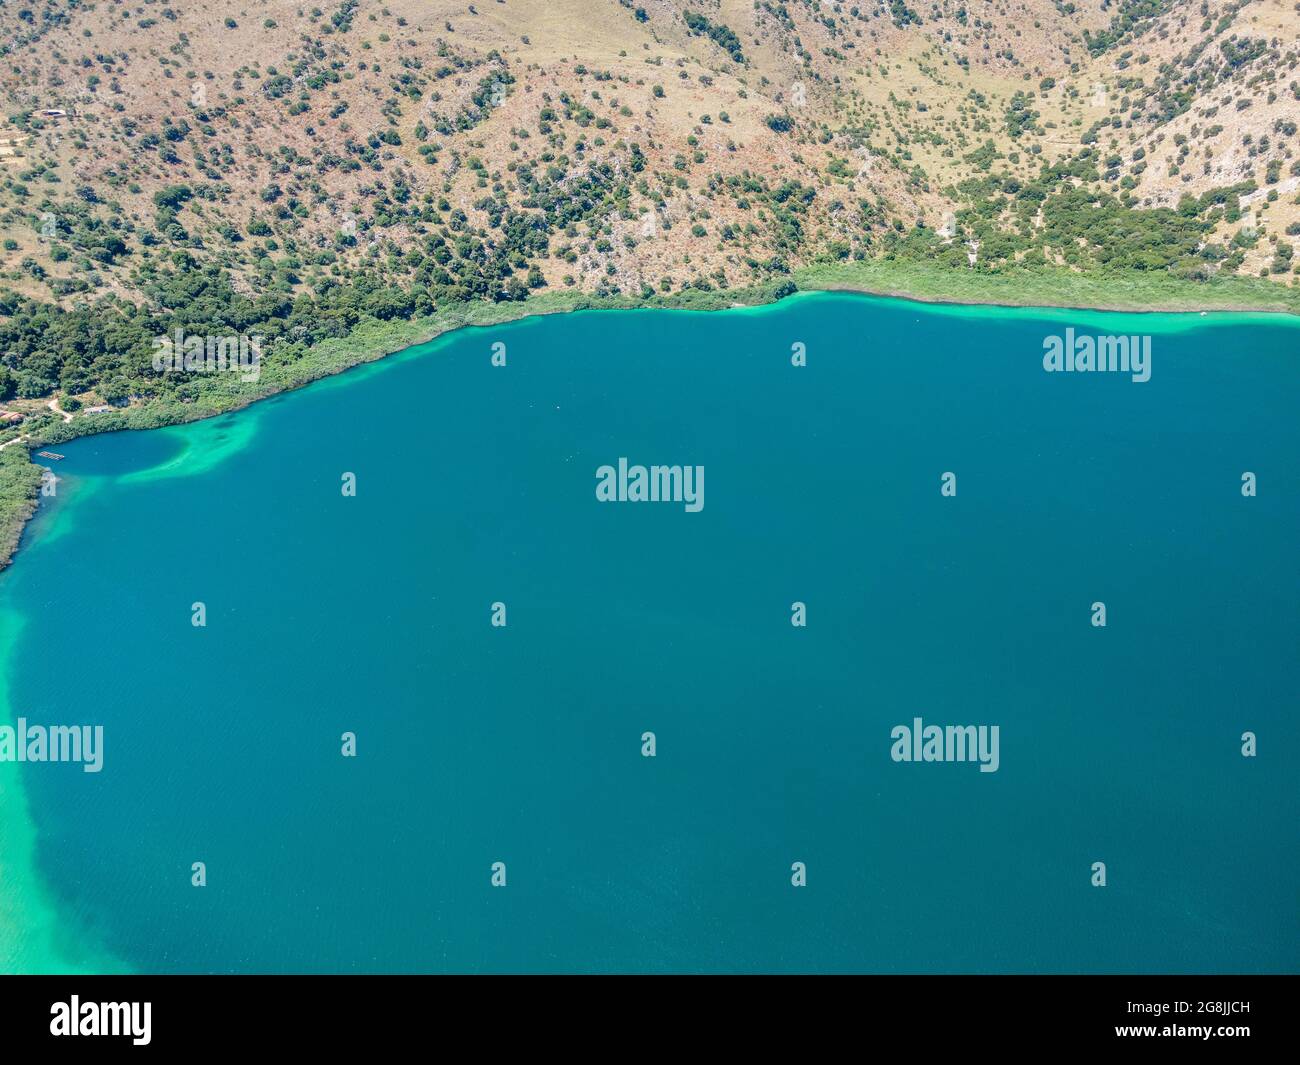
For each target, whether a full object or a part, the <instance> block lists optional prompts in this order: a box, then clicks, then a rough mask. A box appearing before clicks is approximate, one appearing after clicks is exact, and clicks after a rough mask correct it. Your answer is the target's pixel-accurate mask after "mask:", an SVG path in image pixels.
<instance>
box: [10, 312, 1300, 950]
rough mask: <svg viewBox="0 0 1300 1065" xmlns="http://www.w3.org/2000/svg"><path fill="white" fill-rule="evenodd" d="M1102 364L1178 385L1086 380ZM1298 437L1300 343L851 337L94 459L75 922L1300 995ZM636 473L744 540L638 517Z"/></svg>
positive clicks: (790, 317)
mask: <svg viewBox="0 0 1300 1065" xmlns="http://www.w3.org/2000/svg"><path fill="white" fill-rule="evenodd" d="M1067 326H1073V327H1074V328H1075V329H1076V331H1077V332H1090V333H1094V334H1109V333H1123V334H1148V335H1151V336H1152V372H1151V379H1150V380H1149V381H1147V382H1145V383H1135V382H1133V381H1131V380H1130V379H1129V377H1128V376H1127V375H1121V374H1110V373H1093V374H1064V373H1060V374H1049V373H1045V372H1044V370H1043V366H1042V357H1043V339H1044V337H1045V336H1047V335H1049V334H1059V333H1063V331H1064V329H1065V328H1066V327H1067ZM496 342H501V343H504V344H505V345H506V351H507V365H506V366H505V367H504V368H495V367H493V366H492V365H491V354H492V345H493V344H494V343H496ZM795 343H802V344H804V345H805V346H806V351H807V362H808V364H807V366H805V367H795V366H792V365H791V348H792V345H793V344H795ZM1298 399H1300V328H1297V327H1296V326H1295V325H1294V324H1292V323H1289V322H1284V321H1273V322H1270V321H1268V320H1266V319H1264V318H1263V317H1254V318H1246V317H1243V316H1235V317H1230V316H1219V317H1211V318H1204V319H1202V318H1194V317H1191V318H1189V317H1183V316H1165V315H1151V316H1132V315H1128V316H1126V315H1111V314H1091V313H1084V312H1028V311H1020V312H1013V311H1003V310H993V309H959V308H930V307H922V306H919V305H915V304H909V303H905V302H901V301H891V300H881V299H872V298H865V297H856V296H848V295H818V296H800V297H797V298H794V299H792V300H787V301H785V302H783V303H781V304H780V305H778V306H776V307H773V308H763V309H758V310H743V311H734V312H723V313H688V312H657V311H637V312H590V313H580V314H572V315H559V316H551V317H546V318H536V319H529V320H525V321H523V322H519V323H515V324H512V325H509V326H500V327H492V328H487V329H475V330H468V331H463V332H460V333H457V334H453V335H451V336H448V337H444V338H442V339H440V340H439V341H436V342H434V343H433V344H430V345H425V346H423V347H421V348H417V349H412V350H411V351H410V352H407V353H404V354H402V355H400V356H396V357H394V358H392V359H389V360H385V361H384V362H381V363H378V364H375V365H374V366H371V367H366V368H363V369H359V370H356V371H351V372H349V373H347V374H344V375H342V376H340V377H337V378H333V379H330V380H328V381H325V382H321V383H319V384H317V385H314V386H312V387H310V388H307V389H305V390H302V391H300V392H297V393H293V394H289V395H284V396H280V397H276V398H274V399H272V400H270V401H267V402H264V403H260V404H258V405H256V406H255V407H253V408H250V409H249V410H246V411H243V412H240V413H237V414H234V415H230V416H227V417H224V418H221V419H216V420H213V421H209V422H204V423H198V424H195V425H191V426H186V427H179V428H175V429H168V430H163V431H156V432H150V433H119V434H113V435H109V436H103V437H92V438H87V439H83V440H80V441H78V442H75V443H72V444H69V445H67V446H66V447H65V448H63V449H62V450H63V452H64V454H66V456H67V457H66V459H65V461H64V462H62V463H60V464H58V473H59V474H60V475H61V476H62V478H63V480H62V481H61V483H60V487H59V495H58V497H57V502H56V503H55V504H54V505H53V506H47V507H46V508H45V509H44V510H43V512H42V514H41V516H40V517H39V518H38V519H37V521H36V522H35V523H33V525H32V526H31V527H30V529H29V531H28V535H27V538H26V541H25V545H24V547H23V549H22V551H21V553H20V554H19V556H18V558H17V560H16V563H15V565H14V566H13V567H12V568H11V569H10V570H9V571H7V573H6V574H5V575H4V576H3V577H0V610H3V611H4V613H5V614H6V616H7V617H8V618H9V619H10V627H9V629H8V631H9V632H10V633H11V646H10V647H9V648H8V658H7V661H8V665H7V669H6V674H7V675H6V678H5V680H6V688H7V697H8V702H9V707H8V710H7V716H9V717H17V716H18V715H19V714H20V713H21V714H23V715H25V716H26V718H28V719H29V720H30V721H33V722H45V723H67V724H74V723H92V724H102V725H103V726H104V733H105V750H104V768H103V771H102V772H100V773H98V774H86V773H83V772H81V771H80V769H79V768H77V767H75V766H69V765H37V766H32V765H28V766H25V767H23V768H22V769H21V782H22V788H23V793H24V794H25V796H26V808H27V811H28V816H29V817H30V819H31V822H32V827H33V829H34V833H35V837H34V838H35V855H34V861H35V865H34V875H36V876H38V877H39V881H40V884H41V891H42V892H43V893H44V898H46V899H47V900H48V902H49V905H50V907H51V910H52V912H54V913H57V914H60V915H63V918H61V920H66V926H65V927H64V928H63V933H62V934H63V935H64V937H65V938H67V937H69V936H71V937H72V939H73V940H74V941H75V943H76V944H79V945H80V947H83V948H87V947H88V944H90V943H91V942H92V941H93V943H94V945H95V950H96V952H101V953H102V954H103V955H105V956H110V957H112V958H115V959H117V960H118V961H119V962H120V964H121V965H122V966H124V967H127V968H131V969H136V970H143V971H168V972H170V971H179V972H191V971H201V972H207V971H217V972H227V971H252V972H278V971H328V972H354V971H364V972H370V971H397V972H407V971H457V972H460V971H483V972H502V971H505V972H534V971H544V972H550V971H560V972H586V971H600V972H604V971H620V972H625V971H637V972H639V971H656V972H657V971H674V972H681V971H687V972H695V971H707V972H713V971H725V972H732V971H742V972H749V971H755V972H784V971H816V972H822V971H828V972H837V971H867V972H929V971H937V972H1020V971H1031V972H1037V971H1043V972H1132V971H1140V972H1150V971H1157V972H1158V971H1174V972H1180V971H1193V972H1220V971H1233V972H1235V971H1295V970H1296V969H1297V968H1300V917H1298V913H1300V910H1298V907H1297V899H1298V898H1300V845H1298V843H1300V840H1298V838H1297V825H1300V787H1297V768H1298V766H1300V713H1297V705H1298V702H1297V701H1298V699H1300V554H1298V553H1297V546H1298V544H1300V417H1298V413H1300V403H1298V402H1297V400H1298ZM621 456H625V457H627V458H628V460H629V462H633V463H644V464H657V463H662V464H688V465H700V466H703V467H704V468H705V470H706V479H705V505H704V507H703V509H702V510H700V511H699V512H698V513H688V512H686V511H685V509H684V508H683V506H682V505H680V504H676V505H674V504H671V503H643V504H634V503H613V504H602V503H600V502H598V501H597V499H596V495H595V484H596V477H595V471H596V469H597V467H599V466H601V465H605V464H617V462H618V460H619V458H620V457H621ZM1244 471H1251V472H1254V473H1255V474H1256V475H1257V478H1258V494H1257V496H1256V497H1254V498H1246V497H1243V495H1242V492H1241V483H1242V481H1241V478H1242V473H1243V472H1244ZM345 472H351V473H354V474H355V475H356V478H357V494H356V496H355V498H347V497H344V496H343V494H342V493H341V491H340V485H341V478H342V475H343V474H344V473H345ZM945 472H952V473H955V474H956V477H957V494H956V496H955V497H944V496H943V495H941V493H940V483H941V482H940V478H941V475H942V474H943V473H945ZM197 601H201V602H203V603H205V604H206V608H207V625H206V627H205V628H196V627H194V626H192V625H191V604H192V603H194V602H197ZM796 601H798V602H803V603H805V604H806V605H807V619H808V624H807V626H806V627H805V628H797V627H794V626H792V625H791V604H792V603H794V602H796ZM1097 601H1101V602H1104V603H1105V604H1106V610H1107V624H1106V626H1105V627H1104V628H1098V627H1095V626H1094V625H1093V624H1092V623H1091V617H1092V614H1091V605H1092V604H1093V603H1094V602H1097ZM494 602H504V603H505V604H506V609H507V622H508V623H507V625H506V626H505V627H504V628H499V627H493V626H492V625H491V624H490V618H491V611H492V604H493V603H494ZM5 715H6V711H4V710H3V709H0V717H3V716H5ZM916 717H920V718H922V719H923V720H924V721H925V723H926V724H939V725H947V724H957V725H965V724H973V725H980V724H986V725H997V726H999V730H1000V766H999V768H998V770H997V771H996V772H991V773H981V772H979V771H978V770H977V767H976V766H975V765H973V764H969V763H967V764H945V763H922V764H906V763H896V762H894V761H892V760H891V758H890V748H891V746H892V741H891V738H890V733H891V729H892V728H893V727H894V726H896V725H899V724H908V725H910V724H911V722H912V721H913V719H914V718H916ZM346 731H352V732H355V734H356V736H357V757H355V758H344V757H342V756H341V754H340V746H341V741H340V737H341V734H342V733H344V732H346ZM646 731H652V732H654V733H655V737H656V743H657V754H656V757H654V758H646V757H642V753H641V750H642V738H641V737H642V734H643V733H644V732H646ZM1246 731H1251V732H1253V733H1255V734H1256V736H1257V738H1258V755H1257V756H1256V757H1252V758H1247V757H1243V756H1242V752H1241V747H1242V741H1241V737H1242V734H1243V732H1246ZM3 768H4V769H5V770H6V771H8V772H10V773H11V774H13V773H16V772H17V771H18V770H17V768H16V767H14V766H6V767H3ZM7 779H9V780H11V781H12V780H13V779H14V778H13V777H12V776H10V777H9V778H7ZM195 861H202V862H205V863H206V867H207V881H208V882H207V886H206V887H203V888H196V887H193V886H191V882H190V880H191V863H193V862H195ZM498 861H499V862H504V863H505V864H506V868H507V885H506V886H505V887H504V888H496V887H493V886H492V885H491V883H490V878H491V867H492V864H493V863H494V862H498ZM1098 861H1100V862H1104V863H1105V865H1106V878H1107V883H1106V886H1105V887H1104V888H1099V887H1094V886H1093V885H1092V883H1091V880H1092V867H1093V863H1094V862H1098ZM794 862H804V863H806V867H807V887H804V888H796V887H793V886H792V884H791V876H792V873H791V866H792V863H794Z"/></svg>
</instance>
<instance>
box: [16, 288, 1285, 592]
mask: <svg viewBox="0 0 1300 1065" xmlns="http://www.w3.org/2000/svg"><path fill="white" fill-rule="evenodd" d="M790 276H791V278H793V279H794V281H797V287H796V288H794V289H793V291H785V290H784V289H785V286H786V285H787V284H790V282H784V283H781V284H769V285H765V286H758V287H752V288H743V289H719V290H713V291H699V290H691V291H683V292H678V293H673V294H671V295H669V296H666V297H661V296H654V297H651V298H649V299H643V298H641V297H633V296H624V295H618V296H607V297H601V296H595V295H591V294H588V293H583V292H575V291H563V292H543V293H538V294H536V295H533V296H530V297H529V298H528V299H527V300H524V301H521V302H518V303H487V302H477V303H468V304H461V305H457V306H455V307H451V308H446V309H443V310H439V311H437V312H435V313H434V314H433V315H431V316H428V317H425V318H418V319H409V320H404V321H397V322H392V321H390V322H379V321H377V320H376V321H372V322H366V323H363V324H362V325H360V326H358V327H357V328H356V329H355V330H353V332H352V333H350V334H349V335H348V336H346V337H341V338H338V339H332V340H327V341H324V342H323V343H321V344H319V345H317V348H316V349H313V350H314V357H312V358H311V359H307V360H303V361H302V362H300V363H295V364H291V365H288V366H279V367H273V368H271V370H272V372H271V373H269V374H264V375H263V376H264V378H268V379H267V380H266V381H265V383H263V379H259V380H258V381H257V382H253V383H252V387H251V388H250V387H244V388H233V389H232V388H230V387H228V386H227V387H225V391H224V394H218V395H216V396H215V397H211V398H210V399H209V402H206V403H194V404H186V405H183V406H182V405H179V404H170V405H168V404H153V405H150V404H145V405H142V406H139V407H132V408H125V409H123V410H121V411H120V412H111V413H106V414H102V415H96V416H95V417H94V419H93V420H91V421H90V423H89V424H87V417H86V416H84V415H83V416H81V417H78V418H75V419H74V418H66V419H65V420H63V421H61V422H58V423H56V424H54V425H52V426H48V427H43V428H41V429H38V430H34V431H33V433H31V434H28V435H27V436H25V437H24V436H20V437H16V438H14V439H13V440H10V441H7V442H6V443H5V444H4V445H0V574H3V572H4V571H5V570H6V569H7V568H8V567H9V566H10V565H11V564H12V563H13V560H14V559H15V558H16V557H17V554H18V552H19V550H20V549H21V547H22V538H23V535H24V533H25V532H26V530H27V528H28V526H29V523H30V521H31V519H32V518H33V517H34V516H35V514H36V513H37V511H38V509H39V499H38V492H39V486H40V477H41V474H40V472H39V471H40V469H41V467H40V466H39V465H38V464H37V463H35V462H33V461H32V459H31V454H32V452H34V451H35V450H36V449H37V448H42V447H49V446H52V445H57V444H61V443H67V442H69V441H71V440H75V439H78V438H80V437H82V436H94V435H97V434H99V433H106V432H120V431H124V430H142V429H159V428H164V427H166V426H170V425H184V424H188V423H190V422H196V421H203V420H205V419H208V418H215V417H219V416H221V415H223V414H231V413H234V412H235V411H239V410H243V409H245V408H246V407H249V406H251V405H252V404H254V403H256V402H258V401H259V400H263V399H269V398H270V397H272V396H276V395H282V394H284V393H286V392H291V391H294V390H296V389H299V388H304V387H306V386H307V385H309V384H313V383H314V382H316V381H319V380H322V379H324V378H328V377H333V376H336V375H338V374H341V373H343V372H344V371H346V370H350V369H353V368H355V367H357V366H362V365H366V364H369V363H374V362H378V361H380V360H382V359H386V358H389V357H390V356H392V355H396V354H398V353H400V352H402V351H406V350H408V349H410V348H413V347H419V346H421V345H424V344H430V343H432V342H433V341H435V340H437V339H439V338H440V337H443V336H446V335H448V334H450V333H454V332H457V331H459V330H462V329H469V328H484V327H489V326H494V325H506V324H509V323H511V322H516V321H520V320H523V319H525V318H534V317H542V316H545V315H549V314H568V313H572V312H574V311H583V310H686V311H691V310H694V311H718V310H735V309H747V310H756V309H761V308H769V307H776V306H779V305H780V303H781V302H782V301H783V300H785V299H786V298H789V297H798V296H800V295H808V294H812V293H819V292H820V293H851V294H858V295H862V296H865V297H870V298H878V299H889V300H900V301H906V302H909V303H915V304H918V305H920V306H923V307H928V308H934V309H939V308H947V309H952V308H962V307H968V308H993V309H1003V310H1010V311H1014V310H1021V311H1027V312H1042V313H1045V314H1051V313H1056V314H1061V313H1071V314H1086V313H1114V314H1171V315H1188V316H1192V317H1193V319H1194V320H1195V321H1198V322H1199V321H1200V320H1201V319H1202V318H1208V316H1209V315H1218V314H1258V315H1266V316H1268V317H1269V318H1275V319H1276V320H1277V321H1279V322H1291V323H1293V324H1296V325H1300V291H1297V290H1296V289H1293V288H1290V287H1285V286H1282V285H1280V284H1278V283H1277V282H1272V281H1267V280H1262V279H1254V278H1232V279H1229V280H1228V281H1225V282H1221V283H1210V282H1195V281H1184V280H1180V279H1173V278H1162V279H1159V280H1157V281H1155V282H1154V284H1155V287H1156V288H1157V289H1163V290H1168V292H1169V300H1168V302H1152V301H1151V300H1150V299H1142V298H1140V296H1134V298H1133V299H1132V300H1131V301H1130V300H1125V299H1123V298H1116V297H1115V294H1114V290H1115V288H1116V287H1117V286H1123V285H1126V284H1130V281H1129V280H1128V279H1097V278H1092V277H1088V276H1085V275H1077V274H1066V273H1051V274H1042V273H1034V272H1027V273H1026V274H1025V275H1023V276H1022V275H1019V274H1017V273H1014V272H1013V273H1005V274H993V275H985V274H971V275H970V276H969V277H967V276H965V275H960V276H959V275H954V273H953V271H951V270H936V269H934V268H931V267H924V266H916V265H914V264H905V265H902V266H899V265H888V266H884V267H882V266H880V265H879V263H878V262H865V263H849V264H830V265H824V264H823V265H814V266H808V267H802V268H799V269H797V270H795V272H794V273H793V274H792V275H790ZM1142 280H1144V281H1150V280H1151V279H1142ZM909 281H910V283H908V282H909ZM954 282H960V283H959V284H954ZM1131 283H1132V284H1136V283H1137V282H1136V281H1133V282H1131ZM967 284H970V285H972V286H973V287H972V288H971V289H970V290H969V291H961V292H958V291H955V289H959V288H961V287H962V286H963V285H967ZM1264 289H1268V290H1272V291H1269V295H1270V296H1273V295H1276V299H1275V300H1269V301H1264V300H1260V299H1259V298H1258V297H1259V296H1260V295H1262V291H1263V290H1264ZM1225 290H1226V295H1225ZM1013 292H1014V294H1013ZM1174 292H1177V293H1178V295H1177V296H1175V295H1173V293H1174ZM1072 296H1074V297H1076V298H1077V302H1074V303H1072V302H1071V297H1072ZM1238 297H1240V298H1238ZM1206 324H1213V323H1212V322H1207V323H1206ZM14 453H17V454H19V455H24V454H25V456H26V462H23V461H21V460H18V461H14V460H13V459H10V458H9V456H10V455H12V454H14ZM15 470H16V471H19V472H15ZM7 481H20V482H22V483H23V484H25V486H26V495H25V498H24V497H21V495H20V493H21V492H22V488H21V487H19V488H15V487H14V486H13V485H12V484H8V483H6V482H7Z"/></svg>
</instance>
